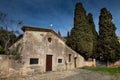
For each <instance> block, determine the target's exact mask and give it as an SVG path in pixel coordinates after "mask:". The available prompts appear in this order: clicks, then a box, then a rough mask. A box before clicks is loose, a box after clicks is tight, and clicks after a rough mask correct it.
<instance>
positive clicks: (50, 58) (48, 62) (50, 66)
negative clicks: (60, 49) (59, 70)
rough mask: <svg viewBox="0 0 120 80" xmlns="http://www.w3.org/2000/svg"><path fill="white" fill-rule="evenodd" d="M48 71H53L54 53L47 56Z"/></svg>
mask: <svg viewBox="0 0 120 80" xmlns="http://www.w3.org/2000/svg"><path fill="white" fill-rule="evenodd" d="M46 71H52V55H47V56H46Z"/></svg>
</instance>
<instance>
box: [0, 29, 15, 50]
mask: <svg viewBox="0 0 120 80" xmlns="http://www.w3.org/2000/svg"><path fill="white" fill-rule="evenodd" d="M8 40H9V42H8ZM15 41H16V35H15V34H14V33H12V32H10V31H7V30H4V29H0V45H1V47H2V50H5V47H6V46H5V45H6V43H7V42H8V43H7V48H8V47H10V46H11V45H12V44H13V43H14V42H15Z"/></svg>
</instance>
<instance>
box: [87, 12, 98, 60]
mask: <svg viewBox="0 0 120 80" xmlns="http://www.w3.org/2000/svg"><path fill="white" fill-rule="evenodd" d="M88 23H89V26H90V29H91V30H92V35H93V37H92V38H93V54H92V57H93V58H96V57H97V54H96V51H97V36H98V34H97V32H96V30H95V24H94V21H93V15H92V14H91V13H89V14H88Z"/></svg>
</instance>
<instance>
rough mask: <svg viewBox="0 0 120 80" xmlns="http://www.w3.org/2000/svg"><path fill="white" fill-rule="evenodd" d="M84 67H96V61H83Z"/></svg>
mask: <svg viewBox="0 0 120 80" xmlns="http://www.w3.org/2000/svg"><path fill="white" fill-rule="evenodd" d="M84 64H85V65H84V66H86V67H96V60H95V59H93V60H91V61H84Z"/></svg>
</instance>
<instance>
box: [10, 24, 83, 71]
mask: <svg viewBox="0 0 120 80" xmlns="http://www.w3.org/2000/svg"><path fill="white" fill-rule="evenodd" d="M22 30H23V31H24V34H23V36H22V37H21V38H20V39H19V40H18V41H17V42H16V43H15V44H14V45H13V46H12V48H13V49H15V48H16V47H17V46H18V45H20V48H19V53H20V56H21V62H22V63H23V66H22V67H25V68H31V69H36V70H39V71H40V72H46V71H59V70H69V69H74V68H78V67H83V66H84V58H83V57H82V56H81V55H79V54H78V53H76V52H75V51H73V50H72V49H71V48H69V47H68V46H67V45H66V44H65V40H64V39H63V38H62V37H61V36H60V35H58V34H57V33H56V32H55V31H53V30H52V29H45V28H37V27H29V26H24V27H23V28H22ZM11 50H12V49H11Z"/></svg>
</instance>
